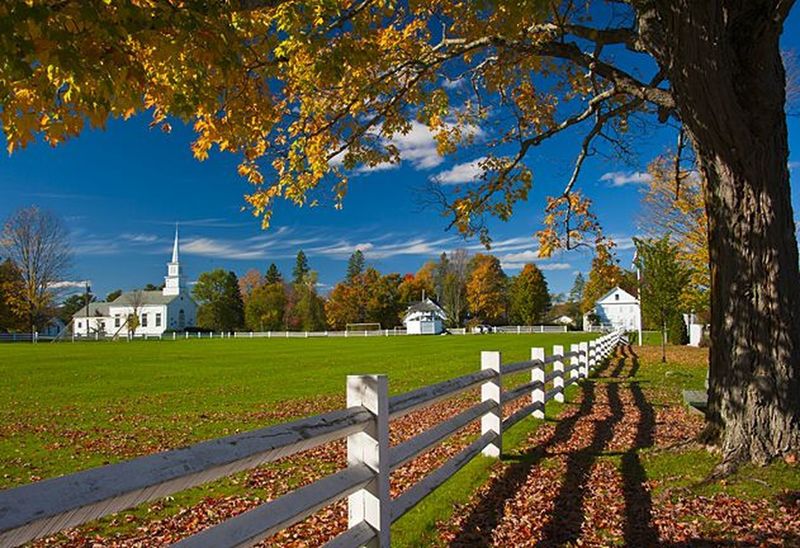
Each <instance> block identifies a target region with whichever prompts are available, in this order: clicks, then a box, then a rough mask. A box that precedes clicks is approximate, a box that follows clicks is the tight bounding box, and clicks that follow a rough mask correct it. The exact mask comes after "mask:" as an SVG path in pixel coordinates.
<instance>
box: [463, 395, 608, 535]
mask: <svg viewBox="0 0 800 548" xmlns="http://www.w3.org/2000/svg"><path fill="white" fill-rule="evenodd" d="M594 389H595V386H594V383H593V382H587V383H585V384H584V385H583V399H582V400H581V402H580V405H579V408H578V410H577V412H575V413H573V414H572V415H570V416H569V417H566V418H564V419H562V420H559V421H557V423H556V426H555V430H554V432H553V435H552V436H551V437H550V438H549V439H548V441H547V443H545V444H543V445H538V446H535V447H532V448H530V449H529V450H528V451H526V452H524V453H522V454H521V455H519V456H518V457H516V458H517V460H516V462H514V463H513V464H511V465H509V466H508V467H506V468H505V470H504V471H503V473H502V475H501V476H499V477H498V478H496V479H495V480H491V481H492V482H493V486H492V489H491V490H490V491H489V492H488V493H486V494H485V495H484V496H483V498H482V499H481V500H480V501H479V503H478V505H477V506H476V507H475V508H473V509H472V512H471V513H470V515H469V517H468V518H467V520H466V521H465V522H464V523H463V525H462V526H461V530H460V531H459V533H458V535H457V536H456V538H455V539H453V540H452V541H451V543H450V546H453V547H467V546H489V544H490V542H491V531H492V530H494V528H495V527H497V525H498V524H499V523H500V519H501V517H502V515H503V509H504V506H505V503H506V501H507V500H509V499H512V498H513V497H514V494H515V493H516V492H517V490H518V489H519V488H520V486H522V484H524V483H525V480H526V479H527V477H528V473H529V471H530V470H531V468H533V467H534V466H536V465H538V464H539V463H540V462H541V461H542V460H543V459H544V458H545V457H546V456H547V449H548V448H550V447H552V446H555V445H558V444H560V443H563V442H566V441H567V440H569V438H570V436H571V435H572V431H573V428H574V426H575V424H576V423H577V422H578V421H579V420H580V419H581V418H582V417H585V416H588V415H589V414H590V413H591V410H592V407H593V406H594V402H595V395H594Z"/></svg>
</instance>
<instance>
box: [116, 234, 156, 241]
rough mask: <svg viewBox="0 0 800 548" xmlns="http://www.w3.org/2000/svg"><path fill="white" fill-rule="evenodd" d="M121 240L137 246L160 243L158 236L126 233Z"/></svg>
mask: <svg viewBox="0 0 800 548" xmlns="http://www.w3.org/2000/svg"><path fill="white" fill-rule="evenodd" d="M120 238H123V239H125V240H127V241H129V242H133V243H137V244H150V243H153V242H157V241H158V236H156V235H155V234H131V233H128V232H126V233H124V234H122V235H121V236H120Z"/></svg>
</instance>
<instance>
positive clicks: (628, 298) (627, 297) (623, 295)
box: [595, 286, 639, 304]
mask: <svg viewBox="0 0 800 548" xmlns="http://www.w3.org/2000/svg"><path fill="white" fill-rule="evenodd" d="M614 293H619V294H620V299H618V300H613V301H608V303H606V302H605V301H606V299H608V298H609V297H611V295H613V294H614ZM638 302H639V299H637V298H636V297H634V296H633V295H631V294H630V293H628V292H627V291H625V290H624V289H622V288H621V287H620V286H617V287H615V288H613V289H611V290H610V291H609V292H608V293H606V294H605V295H603V296H602V297H600V298H599V299H597V300H596V301H595V304H614V303H626V304H630V303H638Z"/></svg>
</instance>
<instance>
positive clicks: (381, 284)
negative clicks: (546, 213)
mask: <svg viewBox="0 0 800 548" xmlns="http://www.w3.org/2000/svg"><path fill="white" fill-rule="evenodd" d="M192 294H193V296H194V298H195V300H197V302H198V304H199V310H198V324H199V326H200V327H202V328H207V329H215V330H234V329H242V328H244V329H247V330H252V331H275V330H284V329H289V330H308V331H315V330H324V329H335V330H342V329H345V328H346V326H347V325H348V324H356V323H376V324H380V325H381V326H382V327H383V328H391V327H395V326H398V325H400V324H401V320H402V316H403V313H404V312H405V310H406V308H407V307H408V306H409V305H410V304H411V303H413V302H415V301H420V300H422V299H423V298H426V297H427V298H431V299H433V300H434V301H436V302H437V303H438V304H439V305H440V306H441V307H442V308H443V309H444V311H445V313H446V314H447V321H446V323H447V326H448V327H461V326H464V325H468V324H478V323H484V324H493V325H499V324H507V323H518V324H536V323H543V322H545V321H547V320H548V319H549V312H550V308H551V298H550V294H549V292H548V286H547V280H546V279H545V277H544V275H543V274H542V272H541V270H539V268H538V267H536V265H534V264H527V265H525V266H524V267H523V268H522V270H521V271H520V273H519V274H518V275H516V276H508V275H507V274H506V273H505V272H504V271H503V269H502V266H501V264H500V260H499V259H498V258H497V257H495V256H493V255H489V254H476V255H474V256H470V255H469V254H468V253H467V252H466V251H465V250H455V251H454V252H452V253H450V254H447V253H442V254H441V255H440V256H439V258H438V259H437V260H431V261H428V262H426V263H425V264H423V266H422V267H421V268H420V269H419V270H418V271H417V272H416V273H409V274H405V275H400V274H398V273H389V274H382V273H381V272H379V271H378V269H377V268H375V267H374V266H371V265H368V264H367V260H366V257H365V255H364V253H363V252H362V251H361V250H356V251H355V252H354V253H353V254H352V255H351V257H350V259H349V260H348V264H347V270H346V274H345V277H344V279H343V280H342V281H340V282H339V283H337V284H336V285H335V286H334V287H333V288H332V289H331V291H330V292H329V294H328V295H327V297H325V296H322V295H321V294H320V293H319V288H318V278H317V274H316V272H314V271H313V270H311V268H310V267H309V264H308V258H307V257H306V255H305V253H304V252H303V251H300V252H299V253H298V254H297V258H296V261H295V266H294V269H293V271H292V278H291V280H285V279H284V277H283V275H282V274H281V272H280V271H279V270H278V268H277V266H276V265H275V264H274V263H273V264H270V265H269V267H268V268H267V269H266V271H265V272H261V271H258V270H250V271H248V272H246V273H245V274H244V275H243V276H242V277H241V278H237V276H236V274H235V273H234V272H228V271H224V270H222V269H217V270H213V271H211V272H206V273H203V274H202V275H200V277H199V278H198V281H197V284H196V285H195V286H194V289H193V292H192Z"/></svg>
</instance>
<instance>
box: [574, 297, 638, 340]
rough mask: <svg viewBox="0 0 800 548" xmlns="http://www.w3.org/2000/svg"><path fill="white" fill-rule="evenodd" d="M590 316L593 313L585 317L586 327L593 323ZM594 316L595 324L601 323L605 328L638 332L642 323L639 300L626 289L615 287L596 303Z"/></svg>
mask: <svg viewBox="0 0 800 548" xmlns="http://www.w3.org/2000/svg"><path fill="white" fill-rule="evenodd" d="M590 315H591V313H590V314H587V315H586V316H584V319H583V321H584V325H589V324H590V323H592V322H591V321H590V320H591V318H590V317H589V316H590ZM594 315H595V316H596V320H595V322H594V323H595V324H596V323H597V322H599V323H600V325H601V326H603V327H607V328H610V329H626V330H629V331H634V330H637V329H638V328H639V322H640V321H641V308H640V306H639V299H637V298H636V297H634V296H633V295H631V294H630V293H628V292H627V291H625V290H624V289H621V288H620V287H615V288H614V289H612V290H611V291H609V292H608V293H606V294H605V295H603V296H602V297H601V298H599V299H598V300H597V301H595V303H594Z"/></svg>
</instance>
